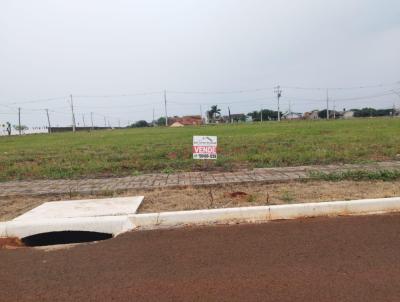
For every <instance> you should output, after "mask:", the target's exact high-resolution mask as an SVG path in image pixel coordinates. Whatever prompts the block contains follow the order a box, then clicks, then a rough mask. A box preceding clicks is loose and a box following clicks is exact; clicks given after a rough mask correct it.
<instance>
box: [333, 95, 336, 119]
mask: <svg viewBox="0 0 400 302" xmlns="http://www.w3.org/2000/svg"><path fill="white" fill-rule="evenodd" d="M333 119H334V120H336V101H335V100H333Z"/></svg>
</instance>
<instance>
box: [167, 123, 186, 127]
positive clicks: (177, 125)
mask: <svg viewBox="0 0 400 302" xmlns="http://www.w3.org/2000/svg"><path fill="white" fill-rule="evenodd" d="M170 127H172V128H179V127H185V126H184V125H183V124H181V123H179V122H175V123H173V124H172V125H171V126H170Z"/></svg>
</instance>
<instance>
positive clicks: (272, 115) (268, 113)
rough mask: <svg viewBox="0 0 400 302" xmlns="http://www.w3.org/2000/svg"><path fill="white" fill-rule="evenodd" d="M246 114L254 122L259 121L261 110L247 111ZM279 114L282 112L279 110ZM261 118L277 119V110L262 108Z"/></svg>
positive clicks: (265, 119) (264, 119)
mask: <svg viewBox="0 0 400 302" xmlns="http://www.w3.org/2000/svg"><path fill="white" fill-rule="evenodd" d="M247 115H248V116H250V117H251V118H252V120H253V121H254V122H260V121H261V111H253V112H250V113H248V114H247ZM281 116H282V112H281ZM262 118H263V121H267V120H276V119H278V111H274V110H269V109H263V110H262Z"/></svg>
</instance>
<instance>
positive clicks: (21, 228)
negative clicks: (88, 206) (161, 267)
mask: <svg viewBox="0 0 400 302" xmlns="http://www.w3.org/2000/svg"><path fill="white" fill-rule="evenodd" d="M133 228H134V225H133V224H132V222H131V220H130V219H128V216H102V217H79V218H60V219H42V220H38V221H26V220H24V221H18V220H11V221H7V222H3V223H0V237H16V238H20V239H22V238H24V237H27V236H31V235H36V234H41V233H48V232H61V231H87V232H99V233H107V234H112V235H113V236H117V235H119V234H121V233H125V232H127V231H130V230H132V229H133Z"/></svg>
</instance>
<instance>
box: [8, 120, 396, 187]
mask: <svg viewBox="0 0 400 302" xmlns="http://www.w3.org/2000/svg"><path fill="white" fill-rule="evenodd" d="M399 134H400V119H390V118H386V119H384V118H383V119H354V120H340V121H339V120H337V121H299V122H281V123H277V122H266V123H263V124H259V123H257V124H241V125H220V126H204V127H188V128H175V129H172V128H146V129H126V130H114V131H97V132H96V131H95V132H91V133H89V132H79V133H75V134H74V133H59V134H52V135H30V136H23V137H0V180H2V181H6V180H14V179H46V178H51V179H55V178H80V177H103V176H121V175H138V174H140V173H146V172H154V171H157V172H164V173H172V172H177V171H191V170H224V171H227V170H233V169H235V168H238V167H277V166H294V165H314V164H331V163H355V162H357V163H359V162H368V161H377V160H389V159H394V158H396V155H397V154H400V135H399ZM193 135H217V136H218V148H219V154H218V160H217V161H215V162H211V161H194V160H192V136H193Z"/></svg>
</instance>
